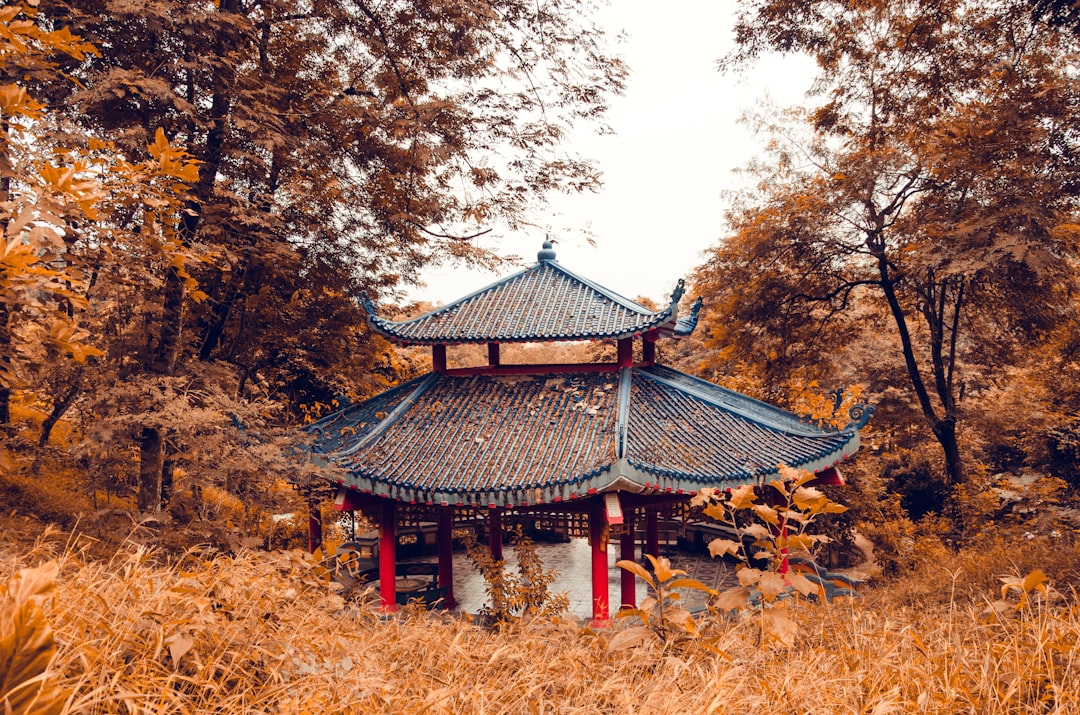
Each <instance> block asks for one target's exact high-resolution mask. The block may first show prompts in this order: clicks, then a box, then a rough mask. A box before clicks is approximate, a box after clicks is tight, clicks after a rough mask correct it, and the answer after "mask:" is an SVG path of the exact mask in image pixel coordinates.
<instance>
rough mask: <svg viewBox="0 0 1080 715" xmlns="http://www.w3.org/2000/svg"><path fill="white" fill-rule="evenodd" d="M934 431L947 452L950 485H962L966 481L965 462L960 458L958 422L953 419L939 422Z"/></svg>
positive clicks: (947, 470)
mask: <svg viewBox="0 0 1080 715" xmlns="http://www.w3.org/2000/svg"><path fill="white" fill-rule="evenodd" d="M933 429H934V436H935V437H937V441H938V443H939V444H940V445H941V449H942V450H943V451H944V452H945V473H946V474H947V475H948V477H949V484H960V483H961V482H963V481H964V462H963V460H962V459H961V458H960V444H959V443H958V442H957V440H956V420H955V419H953V418H952V417H947V418H945V419H943V420H938V422H937V423H936V424H935V425H933Z"/></svg>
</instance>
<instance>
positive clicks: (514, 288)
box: [365, 259, 696, 345]
mask: <svg viewBox="0 0 1080 715" xmlns="http://www.w3.org/2000/svg"><path fill="white" fill-rule="evenodd" d="M677 293H678V295H681V294H682V290H681V287H680V288H678V289H677ZM365 307H366V308H367V309H368V314H369V320H370V322H371V325H372V327H374V328H375V329H376V330H377V331H378V332H380V333H382V334H383V335H385V336H386V337H388V338H390V339H391V340H394V341H395V342H398V343H404V344H410V345H430V344H435V343H486V342H499V343H502V342H534V341H544V340H583V339H605V338H606V339H611V338H623V337H630V336H633V335H637V334H639V333H643V332H645V331H648V330H651V329H653V328H660V327H668V328H669V329H674V328H675V323H676V321H677V315H676V302H673V303H672V304H671V305H669V306H668V307H666V308H665V309H663V310H659V311H652V310H649V309H648V308H646V307H645V306H643V305H640V304H639V303H636V302H634V301H632V300H630V299H628V298H624V297H623V296H621V295H619V294H617V293H614V292H612V291H609V290H607V289H606V288H603V287H601V286H598V285H596V284H594V283H592V282H590V281H588V280H586V279H584V278H582V277H580V276H578V275H576V274H574V273H572V272H570V271H569V270H567V269H566V268H563V267H562V266H560V265H559V264H558V263H556V262H555V261H554V260H551V259H548V260H542V261H540V262H539V263H537V264H536V265H535V266H532V267H531V268H528V269H526V270H523V271H520V272H518V273H515V274H513V275H511V276H508V277H507V278H504V279H502V280H500V281H498V282H496V283H493V284H491V285H490V286H488V287H486V288H483V289H481V290H479V291H477V292H475V293H472V294H471V295H468V296H465V297H464V298H462V299H460V300H458V301H455V302H453V303H451V304H449V305H446V306H443V307H442V308H438V309H437V310H434V311H432V312H430V313H427V314H425V315H421V316H419V317H417V318H413V319H411V320H403V321H391V320H386V319H385V318H380V317H379V316H377V315H375V311H374V306H371V305H370V304H366V305H365ZM695 318H696V314H695ZM679 322H680V323H681V322H682V321H679ZM694 322H696V320H695V321H694ZM669 324H670V325H669ZM687 325H689V323H687V324H684V325H681V326H680V327H682V328H685V327H687ZM691 329H692V327H691ZM680 334H681V333H680Z"/></svg>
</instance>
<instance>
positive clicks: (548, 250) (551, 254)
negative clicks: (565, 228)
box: [536, 233, 555, 262]
mask: <svg viewBox="0 0 1080 715" xmlns="http://www.w3.org/2000/svg"><path fill="white" fill-rule="evenodd" d="M536 260H537V261H541V262H543V261H554V260H555V249H553V248H552V247H551V239H550V238H549V237H548V235H547V234H546V233H545V234H544V248H543V249H542V250H541V251H540V252H539V253H537V254H536Z"/></svg>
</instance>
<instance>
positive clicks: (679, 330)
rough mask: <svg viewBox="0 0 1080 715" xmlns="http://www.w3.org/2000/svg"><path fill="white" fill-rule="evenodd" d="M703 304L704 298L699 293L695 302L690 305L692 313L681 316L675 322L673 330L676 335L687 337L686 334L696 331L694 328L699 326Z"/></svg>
mask: <svg viewBox="0 0 1080 715" xmlns="http://www.w3.org/2000/svg"><path fill="white" fill-rule="evenodd" d="M701 305H702V300H701V296H700V295H699V296H698V297H697V299H696V300H695V301H694V304H693V305H691V306H690V315H688V316H686V317H685V318H679V319H678V320H677V321H676V322H675V330H674V332H673V335H675V337H677V338H685V337H686V336H688V335H690V334H691V333H693V332H694V329H695V328H697V323H698V313H700V312H701Z"/></svg>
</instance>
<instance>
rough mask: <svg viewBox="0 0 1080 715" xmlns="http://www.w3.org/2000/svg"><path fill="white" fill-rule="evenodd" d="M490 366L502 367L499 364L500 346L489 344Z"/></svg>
mask: <svg viewBox="0 0 1080 715" xmlns="http://www.w3.org/2000/svg"><path fill="white" fill-rule="evenodd" d="M487 346H488V365H500V364H501V363H500V362H499V344H498V343H488V344H487Z"/></svg>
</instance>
